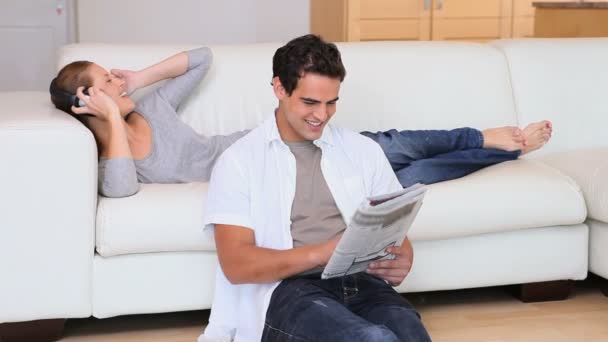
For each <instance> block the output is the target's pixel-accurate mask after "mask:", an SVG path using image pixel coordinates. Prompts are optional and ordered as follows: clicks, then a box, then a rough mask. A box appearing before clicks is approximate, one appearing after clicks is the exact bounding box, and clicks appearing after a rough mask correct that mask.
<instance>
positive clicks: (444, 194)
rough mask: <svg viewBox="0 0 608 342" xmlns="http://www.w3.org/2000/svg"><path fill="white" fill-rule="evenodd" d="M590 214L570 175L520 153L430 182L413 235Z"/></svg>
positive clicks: (557, 221) (577, 219)
mask: <svg viewBox="0 0 608 342" xmlns="http://www.w3.org/2000/svg"><path fill="white" fill-rule="evenodd" d="M586 216H587V210H586V207H585V202H584V199H583V196H582V194H581V190H580V189H579V187H578V185H577V184H576V183H575V182H574V181H573V180H572V179H570V178H569V177H568V176H565V175H564V174H562V173H561V172H560V171H558V170H556V169H554V168H552V167H550V166H547V165H545V164H543V163H540V162H537V161H532V160H526V159H519V160H514V161H510V162H505V163H501V164H498V165H494V166H490V167H487V168H485V169H482V170H480V171H477V172H475V173H472V174H470V175H468V176H466V177H463V178H459V179H455V180H452V181H448V182H441V183H437V184H433V185H430V186H429V191H428V193H427V195H426V196H425V199H424V204H423V205H422V207H421V209H420V213H419V214H418V217H417V218H416V221H415V222H414V225H413V227H412V229H411V231H410V235H409V236H410V238H411V239H412V240H436V239H448V238H455V237H463V236H470V235H477V234H483V233H493V232H502V231H511V230H516V229H525V228H535V227H547V226H560V225H572V224H579V223H582V222H583V221H584V220H585V217H586Z"/></svg>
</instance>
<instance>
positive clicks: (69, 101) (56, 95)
mask: <svg viewBox="0 0 608 342" xmlns="http://www.w3.org/2000/svg"><path fill="white" fill-rule="evenodd" d="M49 92H50V93H51V102H53V104H54V105H55V107H56V108H57V109H61V110H62V111H64V112H66V113H70V114H74V113H73V112H72V106H76V107H78V101H79V98H78V96H76V95H74V94H71V93H69V92H67V91H64V90H62V89H59V87H58V86H57V78H56V77H55V78H54V79H53V80H52V81H51V85H50V87H49Z"/></svg>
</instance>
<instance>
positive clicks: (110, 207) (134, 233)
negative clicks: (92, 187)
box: [95, 183, 215, 256]
mask: <svg viewBox="0 0 608 342" xmlns="http://www.w3.org/2000/svg"><path fill="white" fill-rule="evenodd" d="M207 188H208V183H186V184H141V187H140V190H139V192H138V193H137V194H135V195H133V196H130V197H124V198H106V197H99V204H98V208H97V228H96V231H95V233H96V249H97V253H99V254H100V255H102V256H113V255H120V254H131V253H146V252H172V251H209V250H211V251H213V250H215V243H214V240H213V234H211V233H208V232H203V212H204V209H205V203H206V199H207Z"/></svg>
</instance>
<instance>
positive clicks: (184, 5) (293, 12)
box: [77, 0, 310, 44]
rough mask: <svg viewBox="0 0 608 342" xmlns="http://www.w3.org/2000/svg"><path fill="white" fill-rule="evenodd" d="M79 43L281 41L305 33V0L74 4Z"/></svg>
mask: <svg viewBox="0 0 608 342" xmlns="http://www.w3.org/2000/svg"><path fill="white" fill-rule="evenodd" d="M77 11H78V15H77V19H78V25H77V28H78V38H77V39H78V41H79V42H83V43H90V42H100V43H137V44H172V43H175V44H182V43H185V44H188V43H192V44H241V43H255V42H272V41H278V42H283V41H287V40H289V39H291V38H294V37H297V36H300V35H303V34H306V33H308V32H309V30H310V29H309V18H310V14H309V1H308V0H172V1H168V0H126V1H125V0H103V1H97V0H78V1H77Z"/></svg>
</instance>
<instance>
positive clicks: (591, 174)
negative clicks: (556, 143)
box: [539, 147, 608, 222]
mask: <svg viewBox="0 0 608 342" xmlns="http://www.w3.org/2000/svg"><path fill="white" fill-rule="evenodd" d="M539 160H540V161H542V162H544V163H546V164H548V165H550V166H552V167H554V168H556V169H558V170H560V171H561V172H563V173H564V174H566V175H567V176H569V177H571V178H572V179H574V181H575V182H576V183H577V184H578V185H579V186H580V187H581V190H582V192H583V195H584V197H585V202H586V203H587V211H588V212H589V218H592V219H595V220H598V221H603V222H608V178H606V175H607V174H608V147H598V148H592V149H580V150H577V151H570V152H561V153H554V154H550V155H547V156H544V157H542V158H540V159H539Z"/></svg>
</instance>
